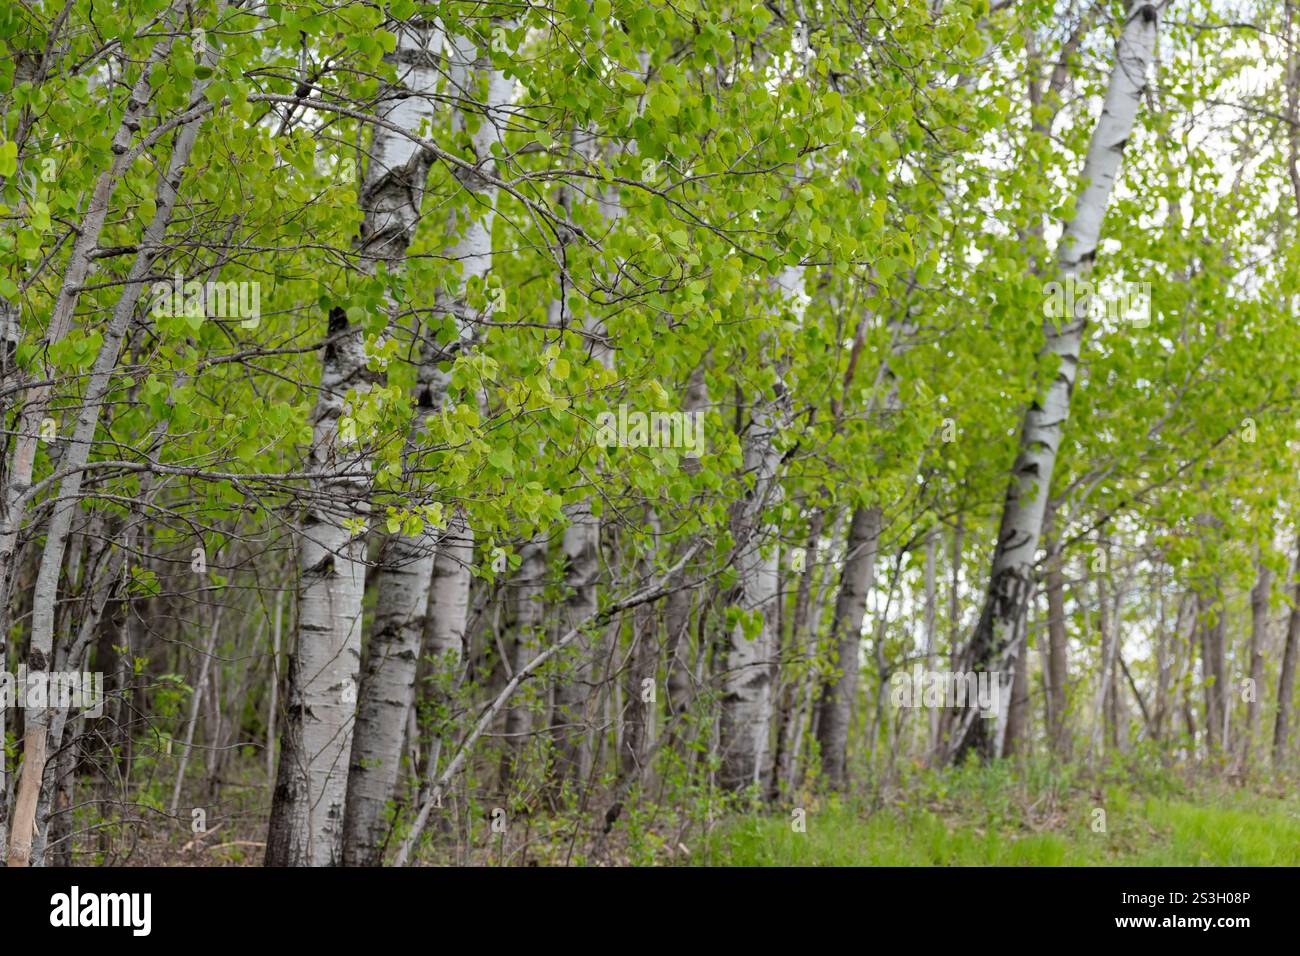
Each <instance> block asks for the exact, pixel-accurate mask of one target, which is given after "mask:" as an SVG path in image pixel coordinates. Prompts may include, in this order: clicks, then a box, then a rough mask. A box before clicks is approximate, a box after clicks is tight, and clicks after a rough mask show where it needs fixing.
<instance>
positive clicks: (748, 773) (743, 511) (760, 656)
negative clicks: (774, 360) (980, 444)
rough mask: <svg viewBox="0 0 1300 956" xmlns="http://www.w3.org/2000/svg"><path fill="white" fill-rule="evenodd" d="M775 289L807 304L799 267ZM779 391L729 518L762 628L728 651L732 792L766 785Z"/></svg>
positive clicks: (750, 451) (753, 435)
mask: <svg viewBox="0 0 1300 956" xmlns="http://www.w3.org/2000/svg"><path fill="white" fill-rule="evenodd" d="M777 286H778V288H779V291H780V294H781V296H782V298H783V299H784V300H785V302H786V303H787V305H788V306H789V307H791V308H793V309H795V310H799V309H800V308H801V307H802V296H803V270H802V268H800V267H798V266H793V267H790V268H787V269H785V270H784V271H783V272H782V273H781V275H780V276H779V277H778V279H777ZM777 389H778V394H777V395H776V396H775V397H774V398H772V399H765V398H760V399H758V400H757V401H756V402H755V403H754V406H753V410H752V412H751V415H750V422H749V430H748V432H747V434H746V436H745V445H744V455H745V472H746V473H747V474H749V475H751V476H752V477H753V487H752V488H751V489H750V490H749V492H747V493H746V495H745V498H744V500H743V501H741V502H740V504H739V506H738V507H737V508H736V511H735V513H734V515H733V519H732V536H733V538H734V540H735V542H736V547H737V554H736V572H737V576H736V587H737V603H738V604H739V606H740V608H741V610H743V611H747V612H752V613H757V614H758V617H759V628H758V632H757V633H756V634H755V636H754V637H752V638H751V637H749V636H748V635H747V634H746V632H745V628H744V626H743V625H742V624H738V625H737V626H736V627H735V628H734V629H733V631H732V634H731V641H730V644H729V646H728V650H727V661H726V673H725V674H724V676H723V684H722V714H721V721H720V726H719V741H718V746H719V748H720V750H721V757H722V766H721V769H720V771H719V783H720V785H721V786H722V787H723V788H724V789H727V790H743V789H745V788H746V787H748V786H750V785H751V784H761V783H762V778H763V773H764V766H765V764H766V762H767V750H768V736H769V726H768V725H769V724H770V723H771V719H772V710H773V708H772V662H773V660H774V659H775V658H776V654H777V650H778V647H777V640H778V637H777V612H778V598H779V596H780V573H779V571H780V560H781V557H780V548H779V546H778V544H777V539H776V529H775V528H773V527H771V526H770V525H766V524H764V523H763V513H764V511H766V510H767V509H768V508H769V507H771V506H772V505H773V504H776V503H777V501H779V499H780V496H781V485H780V482H779V475H778V472H779V469H780V465H781V452H780V450H779V449H778V448H777V447H776V438H777V435H778V434H779V433H780V430H781V428H782V427H783V426H784V424H785V415H786V409H787V403H788V398H787V396H786V395H785V393H784V383H783V382H779V381H778V383H777Z"/></svg>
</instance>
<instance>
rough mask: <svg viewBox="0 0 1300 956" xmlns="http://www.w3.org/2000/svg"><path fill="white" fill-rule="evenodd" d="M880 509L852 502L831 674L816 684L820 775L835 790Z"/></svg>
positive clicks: (844, 762)
mask: <svg viewBox="0 0 1300 956" xmlns="http://www.w3.org/2000/svg"><path fill="white" fill-rule="evenodd" d="M881 517H882V515H881V510H880V508H879V507H877V506H872V507H868V508H863V507H859V508H855V509H854V511H853V517H852V519H850V521H849V535H848V541H847V544H846V546H845V551H844V568H843V570H842V571H841V573H840V590H839V595H838V596H837V597H836V599H835V613H834V616H833V617H832V618H831V633H830V649H831V655H832V661H831V665H832V666H833V667H834V668H835V670H834V672H833V674H832V676H831V678H830V679H829V680H827V681H826V683H824V684H823V685H822V691H821V697H820V699H819V700H818V702H817V709H818V712H819V713H818V718H817V742H818V744H820V746H821V758H822V776H823V777H825V780H826V783H827V784H828V785H829V786H830V787H832V788H833V789H836V790H843V789H844V788H845V787H846V786H847V785H848V744H849V724H850V717H851V714H852V709H853V703H854V700H855V699H856V697H857V693H858V673H859V671H860V669H861V666H860V664H859V662H858V654H859V648H860V647H861V644H862V618H863V615H864V614H865V613H866V609H867V594H868V593H869V592H870V590H871V588H872V585H873V584H874V582H875V572H876V553H877V551H878V549H879V547H880V529H881Z"/></svg>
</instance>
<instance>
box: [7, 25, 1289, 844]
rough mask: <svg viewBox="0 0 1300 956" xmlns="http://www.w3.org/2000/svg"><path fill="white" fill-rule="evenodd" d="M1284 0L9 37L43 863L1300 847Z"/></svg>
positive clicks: (13, 712)
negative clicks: (890, 839) (1290, 837)
mask: <svg viewBox="0 0 1300 956" xmlns="http://www.w3.org/2000/svg"><path fill="white" fill-rule="evenodd" d="M1238 6H1240V9H1236V8H1234V9H1233V11H1232V12H1231V14H1229V13H1227V12H1224V10H1223V9H1221V5H1220V6H1219V7H1216V5H1214V4H1212V3H1210V2H1208V0H1176V2H1175V0H1165V2H1159V3H1148V2H1145V0H1128V2H1123V3H1120V2H1117V3H1113V4H1093V3H1090V2H1085V0H1078V2H1074V0H1067V2H1063V3H1059V4H1055V5H1050V6H1049V7H1046V8H1044V7H1042V6H1041V5H1039V6H1035V5H1032V4H1027V3H1023V2H1020V0H998V2H994V3H991V4H990V3H989V2H988V0H958V2H945V3H942V4H937V3H932V2H929V0H902V2H900V3H895V4H887V5H883V6H882V5H880V4H866V3H861V2H857V0H854V2H850V3H847V4H830V3H821V2H809V0H772V2H770V3H754V2H752V0H722V2H720V3H716V4H714V3H710V4H687V5H685V6H683V5H682V4H680V3H675V4H666V3H659V2H651V3H631V2H626V0H594V2H588V0H583V2H576V3H566V4H550V5H543V4H526V5H521V4H507V3H495V2H488V3H465V2H461V0H438V2H433V3H427V4H426V3H417V2H415V0H395V2H392V3H386V4H380V5H375V4H362V3H356V2H351V0H343V2H341V3H334V4H321V3H316V2H313V0H303V2H294V3H289V4H280V3H269V4H261V3H257V4H254V3H242V2H239V3H237V2H233V0H232V2H222V0H186V2H183V3H180V2H175V0H142V2H141V3H137V4H133V5H123V4H109V5H107V6H105V5H103V4H96V5H95V6H94V8H93V9H92V7H91V5H90V4H88V3H84V2H79V0H73V2H69V3H62V2H61V3H54V2H51V0H31V2H24V3H20V4H14V5H10V6H9V7H7V8H5V10H3V11H0V39H2V40H3V47H2V48H0V188H2V189H3V192H4V197H3V199H0V215H2V216H3V219H4V228H3V229H2V230H0V416H3V425H2V427H0V661H2V662H3V666H0V694H3V701H2V702H0V703H2V704H3V706H0V741H2V742H3V744H4V747H3V748H2V749H0V853H3V856H4V860H5V862H6V864H7V865H8V866H12V867H16V868H17V867H25V866H58V865H68V864H85V863H103V864H109V865H116V864H126V863H138V862H147V863H151V864H155V865H157V864H160V863H167V864H171V863H184V864H187V865H189V864H198V865H208V864H222V863H233V864H243V865H269V866H321V867H325V866H383V865H393V866H408V865H429V864H433V865H437V864H448V863H451V864H475V865H477V864H490V865H520V866H526V865H534V864H541V865H610V864H629V863H632V864H640V863H646V864H682V863H688V862H706V863H708V862H717V861H718V860H723V861H734V862H752V861H753V860H755V859H758V860H760V861H763V862H773V861H777V860H779V859H782V857H781V856H780V854H782V853H789V852H794V853H795V854H796V858H798V859H800V860H801V861H803V862H819V861H820V858H818V857H816V855H815V854H816V853H829V854H831V855H832V856H835V855H836V854H839V853H841V852H843V853H850V852H852V853H860V854H862V856H861V858H862V859H867V858H869V859H872V860H877V859H894V858H893V857H890V856H888V852H887V850H888V848H887V847H884V848H882V847H878V846H875V845H871V846H867V847H859V846H857V843H855V842H854V841H853V840H851V839H849V838H848V837H847V836H845V837H843V838H842V839H841V838H839V837H838V836H833V837H832V838H829V839H828V838H827V837H826V836H825V834H826V833H827V831H833V832H834V834H839V833H840V832H841V831H840V830H839V829H836V828H843V831H842V832H843V833H846V834H847V833H850V832H857V831H856V830H855V829H854V828H856V827H859V826H861V827H866V828H868V829H871V828H874V827H877V826H883V827H886V830H887V829H888V827H891V826H894V825H895V824H897V825H898V826H899V827H903V828H905V829H906V828H913V829H910V830H906V832H908V833H912V834H915V833H921V834H922V835H921V837H918V838H916V839H911V838H909V839H907V840H904V842H905V843H906V844H907V846H908V849H907V852H908V853H910V854H912V856H910V857H906V858H905V859H906V862H916V861H917V860H918V859H920V858H922V857H924V858H925V861H926V862H931V863H934V862H944V863H952V862H962V863H965V862H971V860H970V859H968V858H966V857H963V856H962V853H968V852H974V851H972V850H971V849H970V848H971V847H977V848H979V852H987V854H988V859H984V860H979V861H977V862H996V863H998V864H1000V865H1011V864H1016V863H1018V862H1021V859H1020V857H1018V856H1017V855H1016V854H1018V853H1026V854H1027V853H1031V852H1034V850H1033V847H1039V845H1040V844H1039V843H1036V842H1034V841H1032V840H1031V841H1026V842H1027V843H1028V844H1030V845H1031V846H1030V849H1024V848H1023V847H1021V843H1020V841H1019V837H1018V836H1017V835H1016V832H1013V831H1015V826H1016V825H1019V826H1020V828H1021V829H1022V830H1032V831H1034V832H1035V834H1037V833H1041V832H1043V831H1048V832H1047V837H1046V838H1045V841H1044V842H1043V844H1042V845H1046V844H1047V843H1048V842H1051V840H1057V839H1059V840H1060V841H1063V844H1064V845H1066V846H1067V847H1068V848H1069V852H1074V850H1075V849H1077V848H1078V847H1080V846H1084V847H1085V849H1083V850H1079V852H1081V853H1085V852H1086V853H1096V854H1099V853H1101V852H1102V851H1101V850H1099V849H1096V848H1095V847H1094V848H1092V849H1088V847H1093V844H1087V845H1086V846H1085V844H1084V841H1083V840H1081V839H1080V834H1089V833H1091V834H1097V835H1098V839H1097V840H1095V841H1094V843H1095V844H1096V847H1103V846H1104V847H1105V848H1106V850H1105V852H1106V853H1108V854H1110V855H1109V856H1107V857H1106V860H1108V861H1115V862H1126V861H1129V860H1128V858H1126V857H1124V854H1125V853H1130V852H1132V853H1136V852H1137V850H1134V849H1133V847H1134V846H1135V845H1136V844H1138V843H1141V842H1142V841H1143V840H1145V839H1146V837H1145V836H1142V834H1147V833H1163V832H1165V830H1166V829H1168V827H1174V826H1175V823H1169V822H1168V821H1165V823H1160V822H1158V821H1157V822H1155V823H1153V822H1151V819H1152V818H1151V817H1150V815H1151V814H1154V813H1157V811H1158V810H1159V808H1161V807H1165V804H1163V803H1159V800H1164V799H1165V798H1166V797H1165V796H1164V795H1166V794H1167V793H1176V794H1178V795H1179V797H1178V799H1181V800H1183V801H1184V802H1186V803H1188V804H1196V803H1197V801H1200V802H1201V803H1203V804H1204V805H1205V806H1206V807H1210V808H1211V809H1213V808H1215V807H1217V806H1218V805H1219V803H1222V802H1224V801H1226V800H1227V799H1228V796H1225V794H1226V795H1231V794H1234V793H1240V794H1242V797H1241V801H1242V802H1243V804H1244V805H1246V806H1245V809H1243V810H1241V812H1242V813H1258V814H1260V815H1261V816H1260V819H1269V820H1273V821H1276V819H1278V815H1279V814H1280V815H1281V816H1285V814H1286V812H1289V811H1285V807H1287V806H1290V805H1289V804H1286V803H1285V801H1286V800H1287V799H1288V798H1287V797H1286V796H1285V794H1288V793H1293V791H1294V784H1295V781H1296V774H1297V773H1298V772H1300V740H1298V739H1297V730H1296V727H1295V724H1296V720H1295V717H1294V714H1295V712H1296V703H1297V701H1296V693H1297V688H1296V669H1297V660H1298V659H1300V610H1297V605H1298V604H1300V545H1298V544H1297V541H1298V537H1297V534H1298V531H1297V529H1298V527H1300V525H1298V524H1297V522H1298V520H1300V509H1298V507H1297V503H1298V502H1300V479H1298V478H1297V476H1298V475H1300V467H1298V465H1300V363H1297V362H1296V361H1294V355H1295V353H1296V351H1297V350H1300V332H1298V331H1297V326H1296V323H1295V322H1294V313H1295V308H1296V303H1297V301H1300V299H1298V298H1297V296H1298V294H1300V293H1298V290H1297V282H1300V251H1298V250H1300V243H1297V242H1296V241H1295V239H1296V237H1295V229H1296V224H1297V222H1298V221H1300V172H1297V170H1298V169H1300V166H1298V163H1300V152H1298V149H1300V146H1298V144H1300V137H1298V136H1297V133H1296V130H1297V129H1298V128H1300V120H1298V119H1297V103H1298V102H1300V94H1298V93H1297V90H1298V89H1300V81H1298V79H1297V69H1296V63H1297V57H1296V44H1297V43H1300V37H1297V35H1296V30H1295V24H1294V22H1293V20H1294V17H1293V11H1292V9H1291V6H1290V5H1289V4H1276V3H1268V2H1263V0H1246V2H1245V3H1244V5H1238ZM999 788H1001V789H999ZM1116 788H1119V791H1122V792H1124V793H1126V794H1128V796H1129V797H1131V798H1132V799H1118V798H1116V797H1114V796H1113V794H1114V793H1115V792H1117V791H1116ZM1125 788H1127V789H1125ZM1144 788H1146V789H1144ZM995 791H996V792H997V793H998V794H1003V795H1004V796H1005V795H1006V794H1010V796H1006V797H1005V799H1002V798H1001V797H999V798H996V799H995V797H994V796H990V794H993V793H994V792H995ZM972 793H974V794H978V795H980V796H979V797H978V799H977V800H975V803H976V804H979V806H980V807H981V808H982V810H981V812H983V811H987V815H986V817H985V818H981V819H978V820H976V819H974V818H973V817H972V816H971V814H972V813H973V811H972V810H971V809H970V807H969V806H965V805H964V804H963V798H964V797H968V796H970V795H971V794H972ZM1151 793H1154V794H1156V795H1157V796H1156V797H1153V798H1152V799H1153V800H1156V802H1154V803H1152V802H1144V801H1143V799H1139V798H1141V797H1144V796H1146V795H1148V794H1151ZM1279 794H1282V795H1283V796H1279ZM1157 797H1158V799H1157ZM1170 799H1172V798H1170ZM1234 799H1235V798H1234ZM981 801H984V802H981ZM1278 801H1280V802H1278ZM970 802H971V801H969V800H967V801H965V803H970ZM1153 807H1156V808H1157V809H1152V808H1153ZM1278 807H1283V810H1278V809H1277V808H1278ZM1261 808H1262V809H1261ZM1094 810H1103V811H1107V812H1109V814H1110V816H1109V819H1110V820H1111V821H1112V823H1111V826H1112V829H1113V830H1114V832H1115V833H1117V834H1123V835H1124V836H1123V839H1115V840H1110V839H1109V838H1108V837H1107V838H1104V839H1103V836H1102V835H1103V834H1104V833H1105V832H1106V831H1104V829H1103V830H1097V829H1089V827H1090V826H1091V820H1092V818H1091V817H1090V816H1089V817H1087V819H1085V818H1084V815H1085V813H1086V814H1091V813H1092V812H1093V811H1094ZM1159 812H1164V811H1163V810H1159ZM1170 812H1172V811H1170ZM1207 812H1209V811H1207ZM1234 812H1235V811H1234ZM926 814H933V816H934V818H935V819H932V818H931V817H928V816H926ZM1017 814H1018V815H1019V816H1018V817H1017V816H1016V815H1017ZM1142 814H1147V815H1148V816H1145V817H1144V816H1142ZM1269 814H1273V815H1272V816H1269ZM1103 815H1104V814H1103ZM1012 818H1015V819H1016V820H1018V821H1019V823H1018V824H1013V823H1012V822H1010V821H1011V820H1012ZM882 821H884V822H882ZM1175 822H1177V821H1175ZM1183 822H1185V820H1184V821H1183ZM1166 823H1167V824H1168V825H1167V826H1166ZM886 824H887V825H888V826H886ZM932 824H933V825H934V827H935V829H934V833H933V834H932V835H931V836H932V837H933V839H931V836H925V835H924V834H925V833H928V831H927V830H926V829H925V828H927V827H930V826H931V825H932ZM1268 825H1269V826H1273V827H1274V828H1275V829H1276V827H1277V826H1279V825H1277V824H1276V823H1275V822H1274V823H1270V824H1268ZM1260 826H1264V824H1262V823H1261V824H1260ZM963 827H967V828H973V829H978V830H979V833H980V839H979V840H974V839H973V838H972V839H966V832H967V831H966V830H963V829H962V828H963ZM1162 827H1165V829H1162ZM959 830H960V831H961V833H960V834H958V831H959ZM923 831H924V832H923ZM941 831H942V832H941ZM986 831H987V832H988V833H992V834H993V835H992V836H989V837H987V839H986V838H985V836H984V834H985V832H986ZM871 832H873V833H876V834H877V836H879V835H880V834H881V833H882V832H884V831H881V830H871ZM900 832H904V831H903V830H900ZM1234 832H1235V831H1234ZM1269 832H1270V833H1273V832H1274V831H1269ZM1286 832H1289V831H1286V830H1285V827H1284V826H1283V827H1282V829H1281V830H1277V831H1276V834H1275V838H1270V839H1271V841H1272V843H1275V844H1278V845H1282V846H1283V847H1285V846H1286V845H1287V838H1286V836H1285V833H1286ZM954 834H958V835H954ZM1133 834H1137V836H1132V835H1133ZM1277 834H1281V835H1277ZM1184 836H1185V834H1184V833H1183V832H1182V831H1179V832H1177V833H1175V836H1174V837H1173V838H1171V840H1170V841H1169V842H1170V845H1171V846H1175V847H1177V846H1179V845H1181V844H1180V843H1179V840H1181V839H1182V838H1183V837H1184ZM805 837H808V838H809V839H807V841H806V843H800V842H799V841H800V840H803V839H804V838H805ZM1130 837H1131V840H1130ZM882 839H884V838H883V837H882ZM791 840H793V841H794V842H790V841H791ZM819 841H820V842H819ZM1125 841H1129V842H1125ZM850 844H852V848H851V849H845V848H846V847H849V846H850ZM1053 845H1054V844H1053ZM805 846H806V847H807V849H804V847H805ZM791 847H794V848H796V849H795V850H791ZM889 852H892V851H889ZM899 852H900V853H901V852H902V851H901V850H900V851H899ZM1044 852H1045V851H1044ZM1152 852H1155V851H1154V850H1152ZM1260 852H1264V851H1260ZM1268 852H1273V851H1268ZM1276 852H1277V853H1279V854H1281V856H1279V857H1278V859H1279V860H1280V859H1285V858H1286V857H1285V854H1286V853H1287V852H1288V851H1287V850H1285V848H1284V849H1282V850H1278V851H1276ZM745 854H750V855H749V856H746V855H745ZM798 854H806V855H805V856H798ZM926 854H929V856H928V857H927V856H926ZM1067 855H1068V854H1067ZM836 859H839V857H838V856H836ZM853 859H854V860H857V859H859V858H858V857H854V858H853ZM903 859H904V858H903V857H899V860H903ZM1180 859H1181V858H1180ZM1252 859H1253V857H1252ZM1270 859H1271V858H1270ZM1192 862H1199V857H1197V858H1196V859H1194V860H1192Z"/></svg>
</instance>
